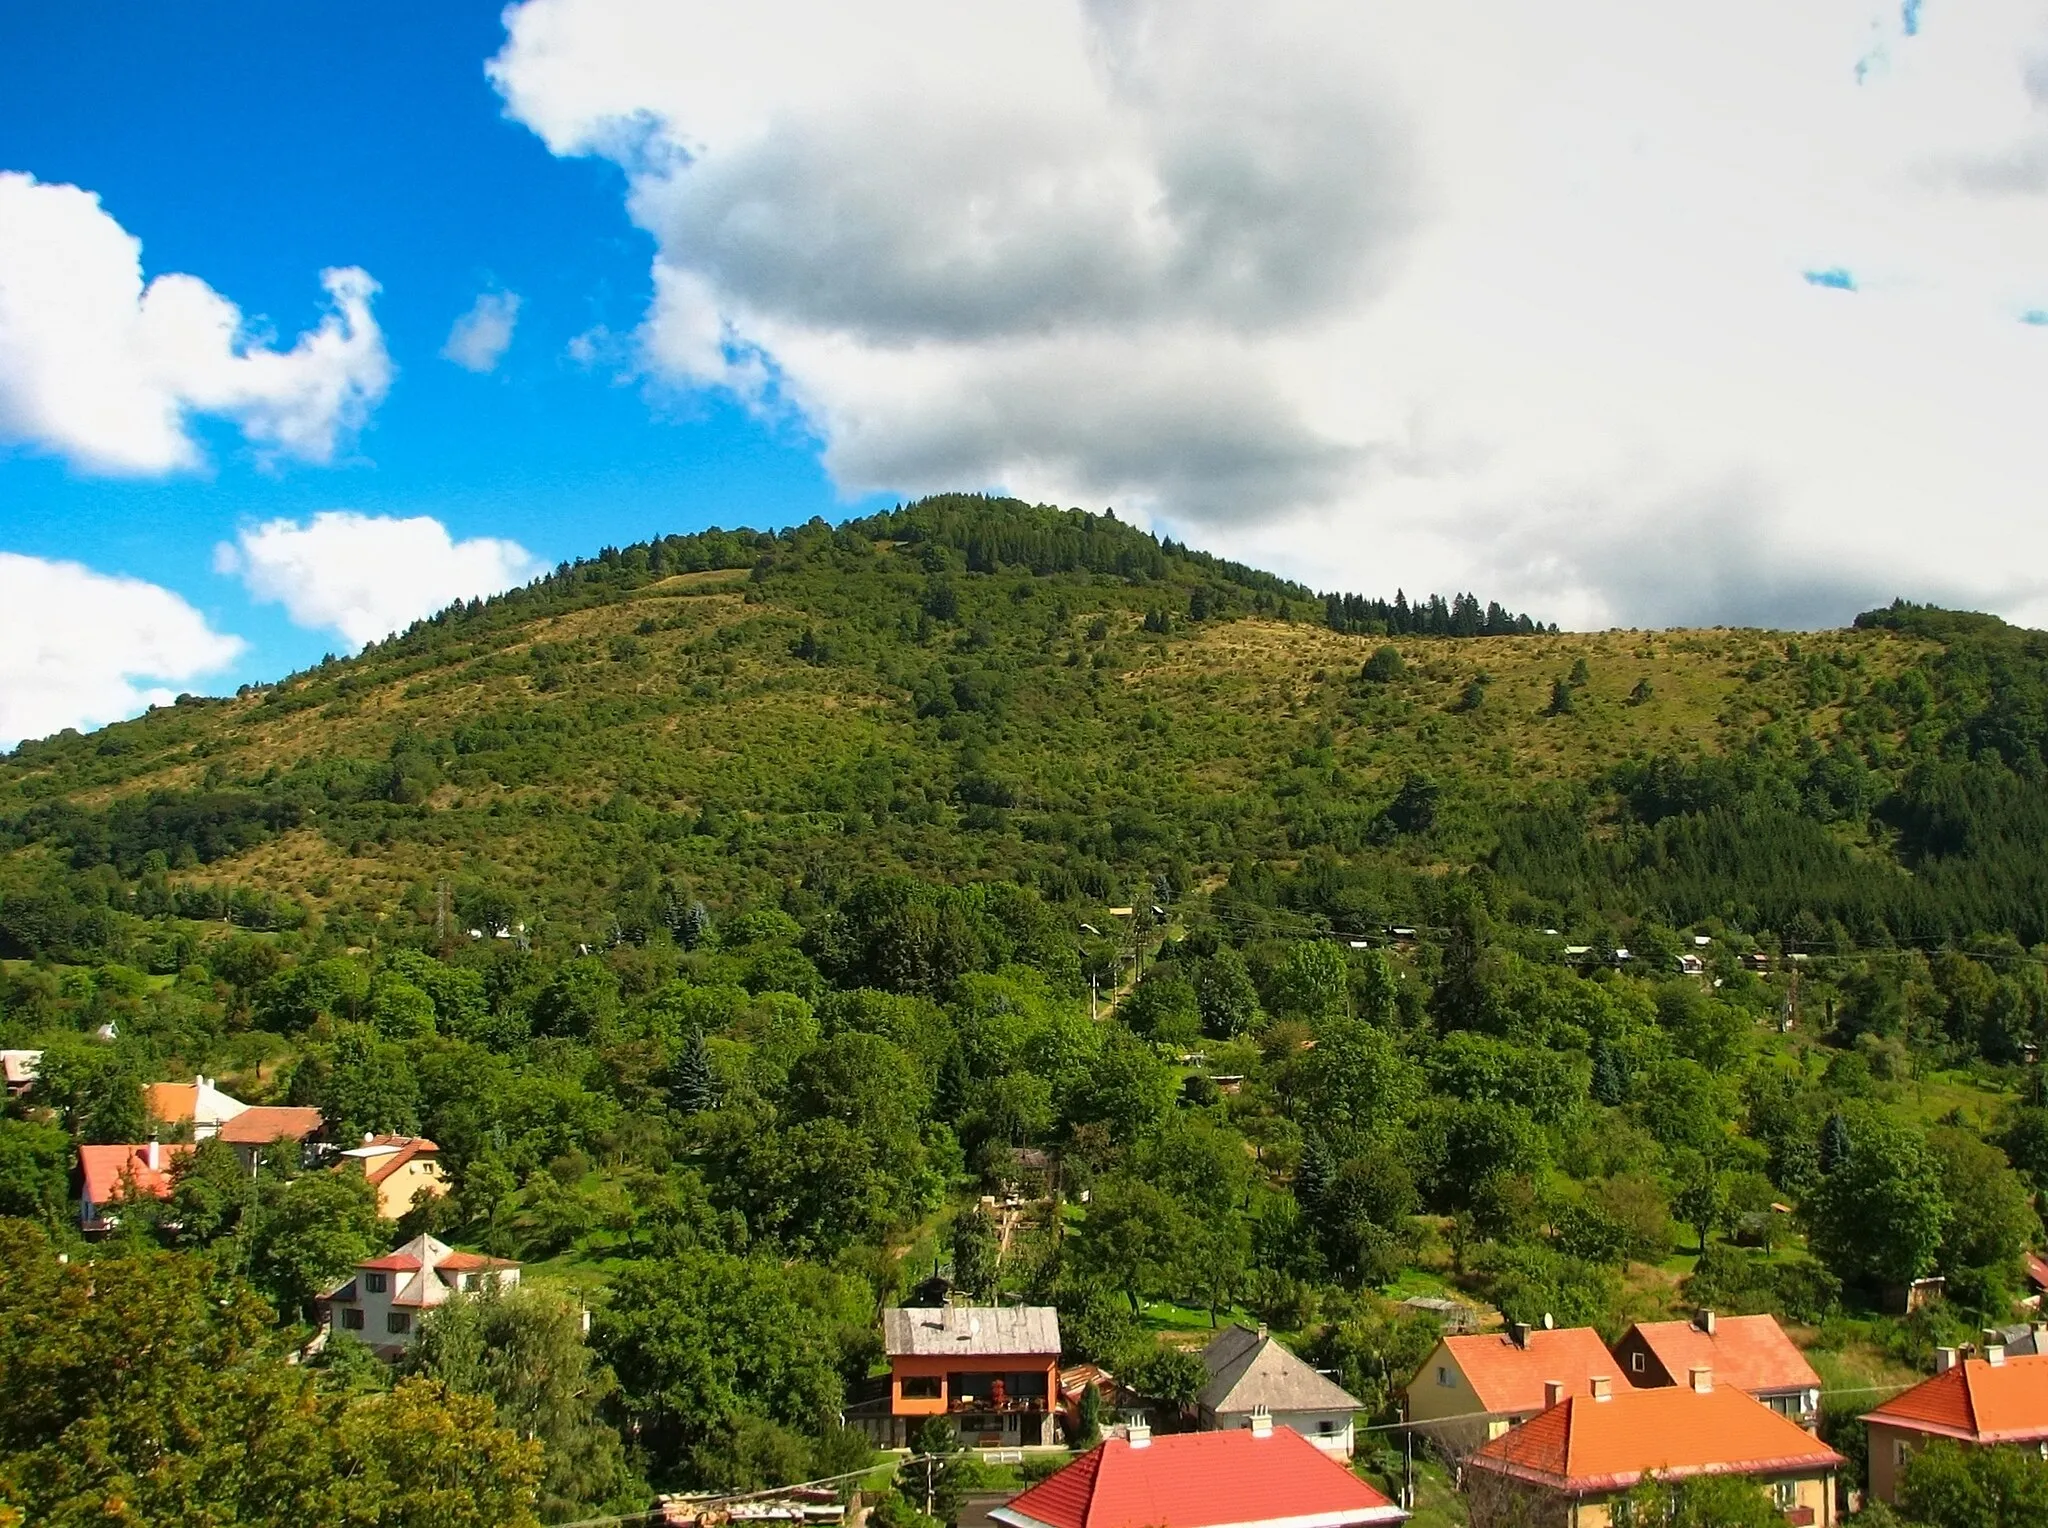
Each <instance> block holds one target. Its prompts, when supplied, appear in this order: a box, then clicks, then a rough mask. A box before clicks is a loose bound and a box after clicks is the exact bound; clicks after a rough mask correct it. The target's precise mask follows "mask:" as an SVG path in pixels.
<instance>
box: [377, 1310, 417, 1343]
mask: <svg viewBox="0 0 2048 1528" xmlns="http://www.w3.org/2000/svg"><path fill="white" fill-rule="evenodd" d="M384 1330H385V1331H387V1332H390V1333H391V1334H393V1335H394V1336H398V1337H403V1336H404V1335H405V1334H406V1333H407V1332H409V1331H411V1330H412V1317H410V1316H408V1315H407V1314H406V1313H405V1312H404V1311H402V1310H395V1311H393V1312H391V1314H390V1315H388V1316H386V1317H385V1318H384Z"/></svg>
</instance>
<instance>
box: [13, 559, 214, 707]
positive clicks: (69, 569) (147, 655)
mask: <svg viewBox="0 0 2048 1528" xmlns="http://www.w3.org/2000/svg"><path fill="white" fill-rule="evenodd" d="M242 650H243V643H242V640H241V638H239V637H235V636H229V635H227V634H225V633H222V632H218V631H215V630H214V629H213V628H212V627H211V626H209V625H208V624H207V622H206V618H205V617H204V616H202V615H201V614H200V613H199V612H198V611H197V610H194V609H193V608H192V607H191V606H190V605H188V604H186V603H185V601H184V600H182V599H180V598H179V597H178V596H177V595H175V594H173V593H172V592H171V591H170V590H168V589H164V588H160V587H159V586H157V585H156V584H151V583H145V582H143V581H142V580H141V579H139V578H123V577H119V576H115V575H110V574H106V573H96V572H94V571H93V570H92V569H90V568H86V567H82V566H80V565H79V564H78V563H75V562H51V561H47V560H45V559H43V558H40V557H24V556H22V555H20V554H19V553H15V552H0V748H12V747H13V746H14V745H15V744H16V743H18V742H20V741H21V740H22V739H23V738H30V737H45V736H48V735H49V734H50V733H53V732H61V731H62V730H63V729H64V728H66V727H78V728H81V729H82V728H87V727H95V726H98V725H100V724H101V723H103V722H110V721H117V720H119V719H120V718H121V717H124V716H132V715H134V714H135V713H136V712H138V711H140V710H142V709H143V708H144V707H146V706H151V705H162V704H167V703H168V702H169V701H170V700H172V699H173V698H174V692H173V691H172V690H171V689H169V688H168V687H167V686H169V685H174V684H181V683H184V682H187V681H190V680H193V679H197V678H199V677H201V676H203V675H207V674H213V673H217V672H219V671H220V670H221V669H223V668H225V667H226V666H227V665H228V664H230V663H232V662H233V661H234V660H235V659H236V658H237V657H238V656H239V655H240V654H241V652H242Z"/></svg>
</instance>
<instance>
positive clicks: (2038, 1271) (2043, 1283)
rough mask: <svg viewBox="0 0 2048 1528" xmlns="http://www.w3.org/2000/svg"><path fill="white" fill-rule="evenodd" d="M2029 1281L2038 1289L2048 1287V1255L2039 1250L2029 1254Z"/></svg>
mask: <svg viewBox="0 0 2048 1528" xmlns="http://www.w3.org/2000/svg"><path fill="white" fill-rule="evenodd" d="M2027 1282H2028V1283H2030V1284H2032V1285H2033V1286H2034V1287H2035V1288H2036V1289H2048V1257H2043V1256H2041V1254H2040V1253H2038V1252H2029V1253H2028V1254H2027Z"/></svg>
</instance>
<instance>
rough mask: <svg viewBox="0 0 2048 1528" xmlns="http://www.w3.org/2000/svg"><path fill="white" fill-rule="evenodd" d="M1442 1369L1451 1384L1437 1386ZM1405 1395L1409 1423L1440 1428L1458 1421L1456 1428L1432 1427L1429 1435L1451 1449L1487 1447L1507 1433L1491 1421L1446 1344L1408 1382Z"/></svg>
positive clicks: (1432, 1354) (1436, 1348) (1438, 1346)
mask: <svg viewBox="0 0 2048 1528" xmlns="http://www.w3.org/2000/svg"><path fill="white" fill-rule="evenodd" d="M1439 1368H1441V1369H1443V1370H1445V1371H1446V1378H1448V1379H1449V1381H1450V1383H1449V1384H1439V1383H1438V1382H1437V1370H1438V1369H1439ZM1406 1394H1407V1398H1408V1420H1409V1421H1410V1422H1420V1423H1425V1424H1427V1423H1439V1424H1441V1423H1445V1422H1448V1421H1451V1420H1452V1419H1457V1425H1454V1426H1442V1425H1439V1426H1433V1427H1430V1428H1429V1432H1428V1435H1429V1436H1430V1437H1432V1438H1435V1439H1438V1440H1439V1441H1441V1442H1443V1443H1446V1444H1449V1445H1451V1446H1452V1447H1469V1446H1472V1445H1475V1444H1480V1443H1484V1442H1486V1440H1487V1439H1488V1438H1489V1437H1492V1436H1495V1435H1497V1434H1498V1433H1501V1432H1504V1431H1506V1426H1505V1423H1504V1422H1500V1421H1499V1420H1498V1419H1495V1418H1492V1417H1489V1415H1488V1414H1487V1411H1486V1408H1485V1407H1484V1406H1483V1405H1482V1404H1481V1403H1480V1400H1479V1396H1478V1394H1477V1392H1475V1391H1474V1390H1473V1388H1472V1383H1471V1381H1470V1380H1468V1379H1466V1378H1465V1371H1464V1370H1463V1369H1461V1368H1459V1367H1458V1360H1457V1359H1456V1358H1455V1357H1453V1356H1452V1354H1451V1350H1450V1348H1449V1347H1448V1346H1447V1345H1446V1344H1444V1343H1438V1344H1437V1345H1436V1347H1435V1348H1434V1349H1432V1350H1431V1352H1430V1355H1429V1358H1428V1359H1427V1361H1425V1362H1424V1363H1423V1365H1422V1367H1421V1368H1419V1369H1417V1370H1416V1371H1415V1377H1414V1378H1413V1379H1411V1380H1410V1381H1409V1382H1408V1389H1407V1392H1406Z"/></svg>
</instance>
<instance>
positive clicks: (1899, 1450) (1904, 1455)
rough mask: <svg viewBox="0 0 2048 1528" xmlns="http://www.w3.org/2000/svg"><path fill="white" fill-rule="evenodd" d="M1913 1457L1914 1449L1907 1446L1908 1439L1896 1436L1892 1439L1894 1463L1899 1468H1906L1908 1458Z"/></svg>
mask: <svg viewBox="0 0 2048 1528" xmlns="http://www.w3.org/2000/svg"><path fill="white" fill-rule="evenodd" d="M1912 1457H1913V1453H1912V1450H1910V1449H1909V1448H1907V1447H1906V1440H1905V1439H1904V1438H1894V1439H1892V1463H1893V1465H1895V1466H1896V1467H1897V1468H1899V1469H1902V1470H1903V1469H1904V1468H1905V1467H1906V1461H1907V1460H1908V1459H1910V1458H1912Z"/></svg>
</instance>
